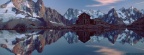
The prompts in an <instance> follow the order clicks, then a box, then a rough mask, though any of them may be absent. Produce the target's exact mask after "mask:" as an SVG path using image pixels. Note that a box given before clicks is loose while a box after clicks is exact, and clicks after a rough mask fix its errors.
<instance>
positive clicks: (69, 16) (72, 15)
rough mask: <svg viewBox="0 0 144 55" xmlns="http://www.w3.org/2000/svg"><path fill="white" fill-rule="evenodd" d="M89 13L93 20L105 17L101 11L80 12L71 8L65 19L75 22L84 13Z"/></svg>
mask: <svg viewBox="0 0 144 55" xmlns="http://www.w3.org/2000/svg"><path fill="white" fill-rule="evenodd" d="M84 12H85V13H87V14H89V15H90V16H91V19H95V18H101V17H103V16H104V13H102V12H101V11H99V10H91V9H90V10H84V9H83V10H78V9H73V8H69V9H68V10H67V11H66V13H65V14H64V17H65V18H66V19H68V20H73V19H77V18H78V16H79V15H80V14H82V13H84Z"/></svg>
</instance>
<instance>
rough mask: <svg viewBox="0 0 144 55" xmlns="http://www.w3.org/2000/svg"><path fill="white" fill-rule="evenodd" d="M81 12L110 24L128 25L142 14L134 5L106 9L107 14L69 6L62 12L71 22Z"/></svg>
mask: <svg viewBox="0 0 144 55" xmlns="http://www.w3.org/2000/svg"><path fill="white" fill-rule="evenodd" d="M83 12H85V13H87V14H89V15H90V16H91V19H95V18H101V19H103V20H104V21H105V22H108V23H110V24H126V25H130V24H131V23H132V22H134V21H136V20H137V19H138V18H141V17H143V16H144V10H143V9H142V10H138V9H137V8H134V7H130V8H128V9H126V8H124V7H123V8H121V9H119V10H116V9H115V8H112V9H111V10H109V11H108V13H107V14H104V13H102V12H101V11H99V10H78V9H72V8H69V9H68V10H67V12H66V13H65V14H64V17H65V18H66V19H68V20H71V22H73V23H75V20H77V18H78V16H79V15H80V14H81V13H83Z"/></svg>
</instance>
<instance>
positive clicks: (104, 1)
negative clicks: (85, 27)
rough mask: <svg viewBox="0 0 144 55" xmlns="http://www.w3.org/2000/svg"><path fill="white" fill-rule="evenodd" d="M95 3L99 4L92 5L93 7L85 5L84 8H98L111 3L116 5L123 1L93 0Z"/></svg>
mask: <svg viewBox="0 0 144 55" xmlns="http://www.w3.org/2000/svg"><path fill="white" fill-rule="evenodd" d="M94 1H95V2H98V3H99V4H93V5H87V6H86V7H98V6H106V5H109V4H112V3H117V2H120V1H123V0H94Z"/></svg>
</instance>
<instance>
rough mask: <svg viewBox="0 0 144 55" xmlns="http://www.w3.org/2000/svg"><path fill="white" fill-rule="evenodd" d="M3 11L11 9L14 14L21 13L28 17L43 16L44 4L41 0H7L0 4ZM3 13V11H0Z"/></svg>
mask: <svg viewBox="0 0 144 55" xmlns="http://www.w3.org/2000/svg"><path fill="white" fill-rule="evenodd" d="M0 8H1V9H2V10H5V12H9V11H12V12H13V13H14V14H22V15H25V16H30V17H39V18H42V17H44V14H45V6H44V3H43V1H42V0H37V2H34V1H33V0H9V1H8V2H6V3H5V4H2V5H1V6H0ZM1 13H4V12H1Z"/></svg>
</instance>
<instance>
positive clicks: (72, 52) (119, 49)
mask: <svg viewBox="0 0 144 55" xmlns="http://www.w3.org/2000/svg"><path fill="white" fill-rule="evenodd" d="M50 31H52V30H50ZM125 31H127V30H125ZM125 31H121V32H119V33H121V34H120V35H123V34H124V33H127V34H128V33H129V32H125ZM47 32H48V31H47ZM56 32H58V31H56ZM113 32H114V31H111V32H106V33H103V34H102V35H101V34H100V35H99V36H98V37H100V38H98V37H97V36H93V37H90V38H91V39H90V40H89V41H87V42H86V43H83V42H81V41H80V40H78V41H76V42H73V43H71V44H69V42H68V41H69V40H67V38H72V37H74V38H73V39H74V40H77V39H78V38H77V35H75V34H76V33H75V34H66V33H71V32H64V33H65V34H64V35H63V36H62V37H61V38H59V39H58V40H57V39H53V40H55V42H51V43H50V44H46V45H45V47H44V49H43V51H42V53H38V52H37V51H36V50H34V51H33V52H32V55H111V54H113V55H115V54H117V55H118V54H119V55H122V54H125V53H143V51H144V47H143V46H144V44H143V38H138V35H137V34H135V33H131V34H130V35H128V36H131V38H130V37H129V38H130V39H129V41H126V42H125V44H122V40H119V38H117V41H116V42H115V43H114V44H113V43H111V42H110V40H109V39H108V38H107V37H104V36H105V34H108V33H109V34H110V33H113ZM116 32H117V31H115V34H116ZM50 33H54V32H48V33H47V34H50ZM1 35H2V34H1ZM55 35H57V33H56V34H55ZM111 35H112V34H111ZM109 36H110V35H109ZM114 36H115V35H114ZM117 36H118V35H117ZM132 36H135V37H132ZM123 39H125V38H123ZM137 39H138V40H137ZM74 40H73V41H74ZM135 41H138V42H137V43H136V44H132V43H133V42H135ZM12 54H13V53H11V52H9V51H7V50H6V49H4V48H0V55H12ZM13 55H14V54H13Z"/></svg>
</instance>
